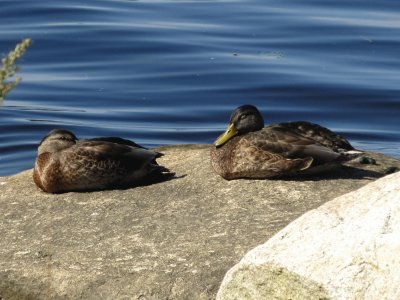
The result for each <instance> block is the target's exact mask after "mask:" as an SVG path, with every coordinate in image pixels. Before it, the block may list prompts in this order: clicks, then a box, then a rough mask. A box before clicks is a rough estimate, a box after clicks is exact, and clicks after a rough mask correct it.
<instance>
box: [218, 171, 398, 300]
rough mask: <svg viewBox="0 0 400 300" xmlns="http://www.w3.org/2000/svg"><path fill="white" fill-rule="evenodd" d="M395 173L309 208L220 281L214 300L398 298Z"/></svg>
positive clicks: (250, 253) (249, 254)
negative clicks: (317, 206) (310, 209)
mask: <svg viewBox="0 0 400 300" xmlns="http://www.w3.org/2000/svg"><path fill="white" fill-rule="evenodd" d="M399 266H400V173H396V174H393V175H389V176H387V177H384V178H382V179H379V180H378V181H375V182H373V183H370V184H368V185H367V186H364V187H362V188H361V189H359V190H357V191H354V192H351V193H348V194H345V195H343V196H340V197H338V198H336V199H334V200H332V201H330V202H328V203H326V204H324V205H322V206H321V207H319V208H317V209H315V210H312V211H309V212H307V213H306V214H304V215H303V216H301V217H300V218H298V219H297V220H295V221H294V222H292V223H290V224H289V225H288V226H287V227H286V228H284V229H283V230H281V231H280V232H279V233H277V234H276V235H275V236H274V237H272V238H271V239H270V240H269V241H267V242H266V243H265V244H263V245H261V246H259V247H256V248H255V249H253V250H251V251H250V252H249V253H247V254H246V255H245V257H244V258H243V259H242V260H241V261H240V262H239V263H238V264H237V265H236V266H234V267H233V268H232V269H231V270H230V271H229V272H228V273H227V274H226V276H225V278H224V281H223V283H222V285H221V288H220V290H219V292H218V297H217V299H219V300H222V299H230V300H231V299H277V298H279V299H400V270H399Z"/></svg>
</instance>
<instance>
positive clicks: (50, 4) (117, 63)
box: [0, 0, 400, 175]
mask: <svg viewBox="0 0 400 300" xmlns="http://www.w3.org/2000/svg"><path fill="white" fill-rule="evenodd" d="M0 25H1V31H0V53H1V54H3V55H5V54H6V53H8V51H9V50H11V49H12V48H13V47H14V45H15V44H16V43H17V42H19V41H20V40H21V39H22V38H25V37H31V38H32V39H33V40H34V44H33V45H32V46H31V48H30V49H29V50H28V52H27V53H26V54H25V56H24V58H23V59H22V61H20V62H19V65H20V66H21V74H20V75H21V76H22V77H23V81H22V83H21V84H20V85H19V86H18V87H17V88H16V89H15V90H14V91H12V92H11V93H10V94H9V95H8V97H7V98H6V99H5V100H4V101H3V103H2V104H0V175H9V174H14V173H17V172H19V171H21V170H24V169H28V168H31V167H32V165H33V161H34V158H35V151H36V147H37V144H38V142H39V141H40V140H41V138H42V137H43V136H44V135H45V134H46V133H47V132H48V131H50V130H51V129H53V128H67V129H70V130H72V131H74V132H75V133H76V134H77V135H78V136H79V137H93V136H105V135H107V136H109V135H116V136H122V137H125V138H129V139H134V140H135V141H136V142H138V143H141V144H143V145H145V146H157V145H165V144H181V143H211V142H212V141H213V140H214V139H215V137H216V136H217V135H218V134H219V133H220V132H221V131H222V130H223V129H224V127H225V125H226V123H227V121H228V119H229V115H230V113H231V111H232V109H234V108H235V107H236V106H238V105H240V104H244V103H253V104H255V105H257V106H258V107H259V108H260V109H261V110H262V111H263V113H264V116H265V119H266V121H267V122H268V123H269V122H271V123H274V122H283V121H295V120H308V121H312V122H316V123H320V124H322V125H324V126H327V127H329V128H331V129H333V130H335V131H337V132H339V133H341V134H343V135H345V136H346V137H348V138H349V139H350V141H351V142H352V143H353V144H354V145H355V146H356V147H359V148H362V149H369V150H374V151H380V152H384V153H386V154H389V155H394V156H397V157H400V153H399V148H400V117H399V115H400V59H399V58H400V56H399V53H400V1H397V0H391V1H368V0H363V1H361V0H360V1H357V0H354V1H347V0H335V1H328V0H320V1H316V0H315V1H305V0H298V1H276V0H274V1H272V0H236V1H229V0H225V1H217V0H215V1H196V0H192V1H178V0H177V1H150V0H148V1H116V0H115V1H112V0H97V1H93V0H91V1H77V0H68V1H67V0H58V1H46V0H44V1H33V0H1V2H0Z"/></svg>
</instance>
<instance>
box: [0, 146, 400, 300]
mask: <svg viewBox="0 0 400 300" xmlns="http://www.w3.org/2000/svg"><path fill="white" fill-rule="evenodd" d="M161 150H162V151H163V152H164V153H165V156H164V157H162V158H161V159H160V160H159V161H160V163H161V164H163V165H165V166H166V167H168V168H170V169H171V170H174V171H175V172H176V174H177V178H176V179H172V180H170V181H167V182H162V183H157V184H153V185H148V186H141V187H136V188H132V189H126V190H114V191H103V192H92V193H66V194H60V195H51V194H46V193H43V192H41V191H39V190H38V189H37V188H36V187H35V186H34V184H33V181H32V178H31V176H32V171H31V170H28V171H26V172H23V173H20V174H17V175H15V176H11V177H3V178H0V215H1V218H0V237H1V239H0V299H1V298H4V299H49V298H51V299H63V298H66V299H71V298H72V299H214V298H215V295H216V293H217V290H218V287H219V285H220V283H221V281H222V279H223V277H224V275H225V273H226V271H227V270H228V269H229V268H230V267H232V266H233V265H234V264H235V263H237V262H238V261H239V260H240V258H241V257H242V256H243V255H244V254H245V253H246V252H247V251H249V250H250V249H252V248H254V247H255V246H256V245H259V244H260V243H263V242H264V241H265V240H266V239H268V238H270V237H271V236H272V235H273V234H275V233H276V232H277V231H279V230H280V229H282V228H283V227H284V226H286V225H287V224H288V223H289V222H291V221H293V220H294V219H296V218H297V217H299V216H300V215H301V214H303V213H304V212H306V211H308V210H310V209H313V208H316V207H318V206H319V205H321V204H323V203H324V202H326V201H329V200H331V199H333V198H335V197H336V196H338V195H341V194H344V193H346V192H349V191H352V190H355V189H357V188H359V187H361V186H363V185H365V184H367V183H369V182H371V181H373V180H375V179H376V178H377V177H381V176H382V173H381V172H382V170H383V169H385V168H386V167H387V166H397V167H400V163H399V161H398V160H395V159H391V158H388V157H385V156H383V155H378V154H372V155H373V156H374V157H375V159H376V160H377V162H378V165H361V164H357V163H356V164H355V165H356V166H357V167H359V168H363V169H353V168H346V169H343V170H340V171H338V172H335V173H331V174H330V175H329V176H325V177H321V178H303V179H300V178H298V179H286V180H237V181H225V180H224V179H222V178H221V177H219V176H217V175H215V174H214V173H213V171H212V169H211V167H210V162H209V146H207V145H197V146H172V147H166V148H163V149H161Z"/></svg>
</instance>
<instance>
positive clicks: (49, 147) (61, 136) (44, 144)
mask: <svg viewBox="0 0 400 300" xmlns="http://www.w3.org/2000/svg"><path fill="white" fill-rule="evenodd" d="M77 140H78V138H77V137H76V136H75V134H73V133H72V132H71V131H69V130H65V129H54V130H52V131H50V132H49V133H48V134H47V135H46V136H45V137H44V138H43V139H42V141H41V142H40V144H39V147H38V155H40V154H42V153H46V152H49V153H54V152H58V151H60V150H64V149H67V148H69V147H71V146H73V145H75V144H76V141H77Z"/></svg>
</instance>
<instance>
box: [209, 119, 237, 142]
mask: <svg viewBox="0 0 400 300" xmlns="http://www.w3.org/2000/svg"><path fill="white" fill-rule="evenodd" d="M236 134H237V130H236V128H235V125H233V123H230V124H229V125H228V128H227V129H226V131H225V132H224V133H223V134H221V135H220V136H219V137H218V138H217V140H216V141H215V142H214V145H215V146H216V147H219V146H222V145H223V144H225V143H226V142H227V141H229V140H230V139H231V138H233V137H234V136H235V135H236Z"/></svg>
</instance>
